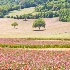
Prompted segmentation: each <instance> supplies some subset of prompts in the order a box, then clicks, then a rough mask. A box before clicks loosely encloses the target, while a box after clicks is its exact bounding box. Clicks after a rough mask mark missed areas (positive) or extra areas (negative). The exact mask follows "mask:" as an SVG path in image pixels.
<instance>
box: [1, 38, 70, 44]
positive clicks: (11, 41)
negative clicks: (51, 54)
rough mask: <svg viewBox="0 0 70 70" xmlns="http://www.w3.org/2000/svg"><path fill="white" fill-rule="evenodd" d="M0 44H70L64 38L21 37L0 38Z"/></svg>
mask: <svg viewBox="0 0 70 70" xmlns="http://www.w3.org/2000/svg"><path fill="white" fill-rule="evenodd" d="M0 44H24V45H56V44H57V45H61V44H70V41H66V40H27V39H23V38H0Z"/></svg>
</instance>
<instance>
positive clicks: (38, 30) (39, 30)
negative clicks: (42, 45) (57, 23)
mask: <svg viewBox="0 0 70 70" xmlns="http://www.w3.org/2000/svg"><path fill="white" fill-rule="evenodd" d="M45 30H46V29H42V30H33V31H45Z"/></svg>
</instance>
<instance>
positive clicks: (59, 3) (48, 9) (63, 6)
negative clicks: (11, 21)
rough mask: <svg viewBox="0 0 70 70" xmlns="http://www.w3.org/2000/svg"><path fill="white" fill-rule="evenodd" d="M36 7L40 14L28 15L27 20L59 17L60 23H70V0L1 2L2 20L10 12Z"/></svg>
mask: <svg viewBox="0 0 70 70" xmlns="http://www.w3.org/2000/svg"><path fill="white" fill-rule="evenodd" d="M28 7H35V11H36V12H38V14H35V15H32V14H26V15H27V18H28V19H30V18H32V19H33V18H39V17H43V18H53V17H59V20H60V21H63V22H69V21H70V18H69V17H70V13H69V12H70V1H69V0H0V18H2V17H4V16H5V15H6V14H8V13H9V12H10V11H13V10H20V9H23V8H28ZM7 17H8V18H17V19H23V18H25V14H24V15H20V16H18V15H16V16H15V15H14V16H7Z"/></svg>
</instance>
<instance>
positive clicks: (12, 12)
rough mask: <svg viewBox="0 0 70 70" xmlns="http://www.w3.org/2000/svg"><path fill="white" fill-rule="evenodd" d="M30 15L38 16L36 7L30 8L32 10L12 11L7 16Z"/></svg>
mask: <svg viewBox="0 0 70 70" xmlns="http://www.w3.org/2000/svg"><path fill="white" fill-rule="evenodd" d="M29 13H32V14H33V15H34V14H36V13H37V12H35V7H30V8H24V9H21V10H14V11H10V12H9V13H8V14H7V15H6V16H16V15H24V14H29ZM6 16H5V17H6Z"/></svg>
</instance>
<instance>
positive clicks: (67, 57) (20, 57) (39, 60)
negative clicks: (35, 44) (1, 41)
mask: <svg viewBox="0 0 70 70" xmlns="http://www.w3.org/2000/svg"><path fill="white" fill-rule="evenodd" d="M0 70H70V50H59V51H58V50H56V51H55V50H48V49H46V50H45V49H42V50H41V49H39V50H34V49H32V50H30V49H10V48H0Z"/></svg>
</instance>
